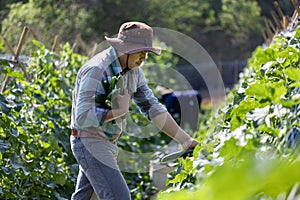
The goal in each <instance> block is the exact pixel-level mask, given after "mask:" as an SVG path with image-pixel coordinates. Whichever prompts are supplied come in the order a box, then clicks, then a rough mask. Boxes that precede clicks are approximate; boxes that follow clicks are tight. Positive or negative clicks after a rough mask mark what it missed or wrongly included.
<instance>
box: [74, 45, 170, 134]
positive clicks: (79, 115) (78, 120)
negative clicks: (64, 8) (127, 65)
mask: <svg viewBox="0 0 300 200" xmlns="http://www.w3.org/2000/svg"><path fill="white" fill-rule="evenodd" d="M120 72H122V68H121V65H120V63H119V60H118V57H117V54H116V51H115V49H114V48H112V47H110V48H108V49H106V50H104V51H102V52H101V53H99V54H97V55H95V56H94V57H93V58H91V59H90V60H89V61H87V62H86V63H85V64H84V65H83V66H82V67H81V68H80V70H79V72H78V74H77V78H76V82H75V87H74V91H73V99H72V113H71V128H72V129H77V130H83V131H87V132H90V133H94V134H100V135H101V136H104V137H106V138H107V139H109V140H114V139H116V138H118V137H119V136H120V134H121V133H122V132H123V131H124V130H125V126H126V120H125V117H120V118H118V119H116V120H114V121H111V122H107V123H105V122H104V120H105V117H106V115H107V112H108V111H109V109H108V108H106V107H99V106H96V102H95V96H96V95H97V94H103V95H107V94H105V89H104V85H103V80H104V79H105V80H108V82H110V81H111V79H112V77H113V76H115V75H116V74H118V73H120ZM123 78H124V85H125V88H127V89H128V92H129V94H130V96H131V98H132V99H133V100H134V101H135V103H136V104H137V105H138V106H139V108H140V111H141V112H142V113H143V114H144V115H146V116H147V118H148V119H149V120H151V119H152V118H153V117H155V116H156V115H158V114H160V113H163V112H166V109H165V107H164V106H163V105H162V104H160V103H159V102H158V100H157V98H156V97H155V96H154V94H153V92H152V90H151V89H150V88H149V87H148V85H147V83H146V79H145V76H144V73H143V72H142V70H141V69H140V68H137V69H134V70H130V71H128V72H127V73H126V74H124V75H123Z"/></svg>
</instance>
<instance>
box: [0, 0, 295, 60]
mask: <svg viewBox="0 0 300 200" xmlns="http://www.w3.org/2000/svg"><path fill="white" fill-rule="evenodd" d="M16 2H18V3H16ZM279 4H280V6H281V8H282V10H283V11H284V12H285V13H286V14H289V13H290V12H289V11H290V10H293V8H292V6H291V3H290V2H289V1H279ZM2 6H3V7H2ZM270 8H271V9H273V10H274V6H273V1H271V0H268V1H261V0H246V1H233V0H215V1H213V0H202V1H198V0H191V1H187V0H180V1H177V0H167V1H162V0H152V1H148V0H140V1H134V0H122V1H121V0H117V1H109V0H101V1H100V0H86V1H83V0H77V1H71V0H66V1H61V0H59V1H55V2H53V1H50V0H41V1H38V0H27V1H24V0H23V1H1V8H0V11H1V19H2V21H1V37H2V38H1V40H2V39H3V37H6V38H7V39H8V40H9V41H10V42H11V43H12V44H13V45H16V44H17V42H18V37H19V35H20V33H21V32H22V28H23V26H24V25H29V26H30V27H31V28H32V29H33V30H34V31H35V32H36V34H37V35H38V37H39V39H40V40H41V41H42V42H43V43H44V44H45V45H46V46H48V47H50V46H51V45H52V43H53V38H54V36H55V35H59V41H60V42H61V43H64V42H70V43H71V44H74V43H75V41H76V35H77V34H80V35H81V36H82V39H83V40H84V41H85V43H86V44H87V48H88V50H91V49H92V48H93V46H94V44H95V43H100V42H102V41H103V36H104V35H114V34H115V33H117V31H118V28H119V26H120V24H122V23H123V22H124V21H129V20H137V21H143V22H147V23H148V24H150V25H151V26H156V27H164V28H169V29H174V30H177V31H180V32H182V33H184V34H187V35H189V36H190V37H192V38H194V39H195V40H196V41H198V42H199V43H200V44H201V45H203V47H204V48H205V49H207V51H208V52H209V54H210V55H211V56H212V57H213V59H214V60H217V61H218V60H232V59H247V58H248V57H249V55H250V53H251V52H252V51H253V49H254V48H255V47H256V46H257V45H260V44H261V43H262V42H263V41H262V39H263V38H262V35H261V31H262V29H263V27H262V25H264V21H263V20H262V18H261V17H262V15H266V16H267V17H269V18H270V19H271V16H270V14H269V13H270ZM267 14H268V15H267ZM29 43H30V42H29ZM25 47H27V49H28V50H29V49H31V47H30V48H29V47H28V45H25ZM228 49H230V51H228ZM5 50H6V51H7V48H5ZM77 51H78V52H79V53H86V52H84V51H82V49H80V48H79V49H77ZM24 52H25V51H24Z"/></svg>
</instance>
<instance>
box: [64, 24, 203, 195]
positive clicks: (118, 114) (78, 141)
mask: <svg viewBox="0 0 300 200" xmlns="http://www.w3.org/2000/svg"><path fill="white" fill-rule="evenodd" d="M152 37H153V30H152V28H151V27H149V26H148V25H146V24H144V23H140V22H127V23H124V24H123V25H122V26H121V27H120V30H119V34H118V36H117V38H109V37H105V39H106V40H107V42H108V43H109V44H110V45H111V47H109V48H108V49H106V50H104V51H102V52H100V53H99V54H97V55H95V56H94V57H93V58H91V59H90V60H89V61H87V62H86V63H85V64H84V65H83V66H82V68H81V69H80V70H79V72H78V74H77V78H76V82H75V88H74V91H73V102H72V117H71V128H72V136H71V138H70V142H71V148H72V152H73V154H74V157H75V158H76V160H77V161H78V163H79V174H78V177H77V183H76V188H75V192H74V193H73V195H72V199H78V200H83V199H90V197H91V196H92V193H93V192H94V191H95V193H96V195H97V196H98V198H99V199H102V200H104V199H115V200H119V199H122V200H126V199H130V192H129V189H128V187H127V184H126V182H125V180H124V178H123V176H122V174H121V172H120V170H119V167H118V164H117V158H116V157H117V154H118V149H117V144H116V141H117V139H118V137H119V136H120V134H121V133H122V131H124V129H125V114H126V113H127V112H128V109H129V106H130V103H131V101H132V100H134V101H135V102H136V104H137V105H138V106H139V108H140V110H141V112H142V113H143V114H145V115H146V116H147V117H148V119H149V120H151V121H152V122H153V123H154V124H155V125H156V126H157V127H158V128H159V129H160V130H162V131H163V132H164V133H166V134H167V135H169V136H170V137H172V138H173V139H174V140H175V141H177V142H178V143H179V144H180V145H181V147H182V148H183V149H192V148H194V147H195V146H196V145H197V144H198V142H197V141H196V140H194V139H193V138H191V137H190V136H189V135H188V134H187V133H186V132H185V131H184V130H182V129H181V128H180V127H179V126H178V125H177V123H176V122H175V121H174V120H173V118H172V117H171V115H170V114H169V113H168V112H167V110H166V109H165V108H164V107H163V106H162V105H161V104H160V103H159V102H158V100H157V98H156V97H155V96H154V95H153V93H152V91H151V89H149V87H148V85H147V83H146V80H145V77H144V74H143V72H142V70H141V69H140V66H141V64H142V63H143V61H145V59H146V57H147V52H152V53H155V54H156V55H160V54H161V49H160V48H158V47H153V46H152ZM116 77H117V78H116ZM116 79H117V80H122V81H120V82H122V84H118V83H117V84H116V86H113V87H115V88H117V89H115V90H113V91H117V92H116V93H114V94H113V95H111V93H110V92H113V91H111V86H112V84H113V83H112V82H113V80H114V81H115V80H116ZM108 93H110V94H108Z"/></svg>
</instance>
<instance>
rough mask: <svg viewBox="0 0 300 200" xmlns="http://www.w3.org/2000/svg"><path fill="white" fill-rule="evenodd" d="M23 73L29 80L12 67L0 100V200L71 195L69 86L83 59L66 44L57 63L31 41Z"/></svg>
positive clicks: (73, 167)
mask: <svg viewBox="0 0 300 200" xmlns="http://www.w3.org/2000/svg"><path fill="white" fill-rule="evenodd" d="M36 44H37V45H38V46H39V51H37V52H35V53H34V54H33V55H32V59H31V61H30V63H29V64H28V66H26V67H27V70H28V71H30V72H31V73H30V74H32V76H31V81H30V82H28V81H27V80H25V77H24V74H23V73H22V72H21V71H19V70H18V69H16V68H15V67H14V66H10V65H9V64H8V63H6V64H5V67H4V69H2V71H3V72H4V74H5V75H6V76H9V77H11V81H10V82H9V84H8V86H7V88H6V91H5V92H4V93H3V94H2V95H1V112H0V113H1V118H0V123H1V126H0V127H1V128H0V136H1V139H0V141H1V146H0V147H1V153H0V156H1V159H0V163H1V169H0V174H1V177H2V179H1V181H0V185H1V186H0V187H1V191H0V196H1V199H59V198H61V199H63V198H66V199H67V198H68V197H69V195H70V194H71V192H72V191H73V187H74V182H75V180H76V179H75V176H76V173H77V171H76V170H77V166H76V165H75V164H74V163H75V161H74V158H73V157H72V155H71V154H70V146H69V142H68V140H69V133H70V129H69V124H70V117H69V113H70V110H71V93H72V87H70V83H73V82H74V75H75V74H76V71H77V69H78V67H79V66H81V64H82V63H83V62H84V60H85V58H84V57H82V56H79V55H76V54H72V52H71V51H70V46H68V45H66V46H65V47H64V51H63V52H62V53H61V55H60V59H59V60H56V58H55V55H54V54H53V52H50V51H49V50H47V49H45V47H44V46H43V45H41V44H39V43H37V42H36Z"/></svg>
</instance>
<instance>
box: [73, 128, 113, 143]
mask: <svg viewBox="0 0 300 200" xmlns="http://www.w3.org/2000/svg"><path fill="white" fill-rule="evenodd" d="M71 135H72V136H74V137H77V138H78V137H82V138H97V139H101V140H108V141H110V142H113V143H114V142H115V141H116V139H114V140H109V139H107V138H106V137H104V136H101V135H99V134H92V133H89V132H86V131H80V134H79V132H78V131H77V130H76V129H72V132H71Z"/></svg>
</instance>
